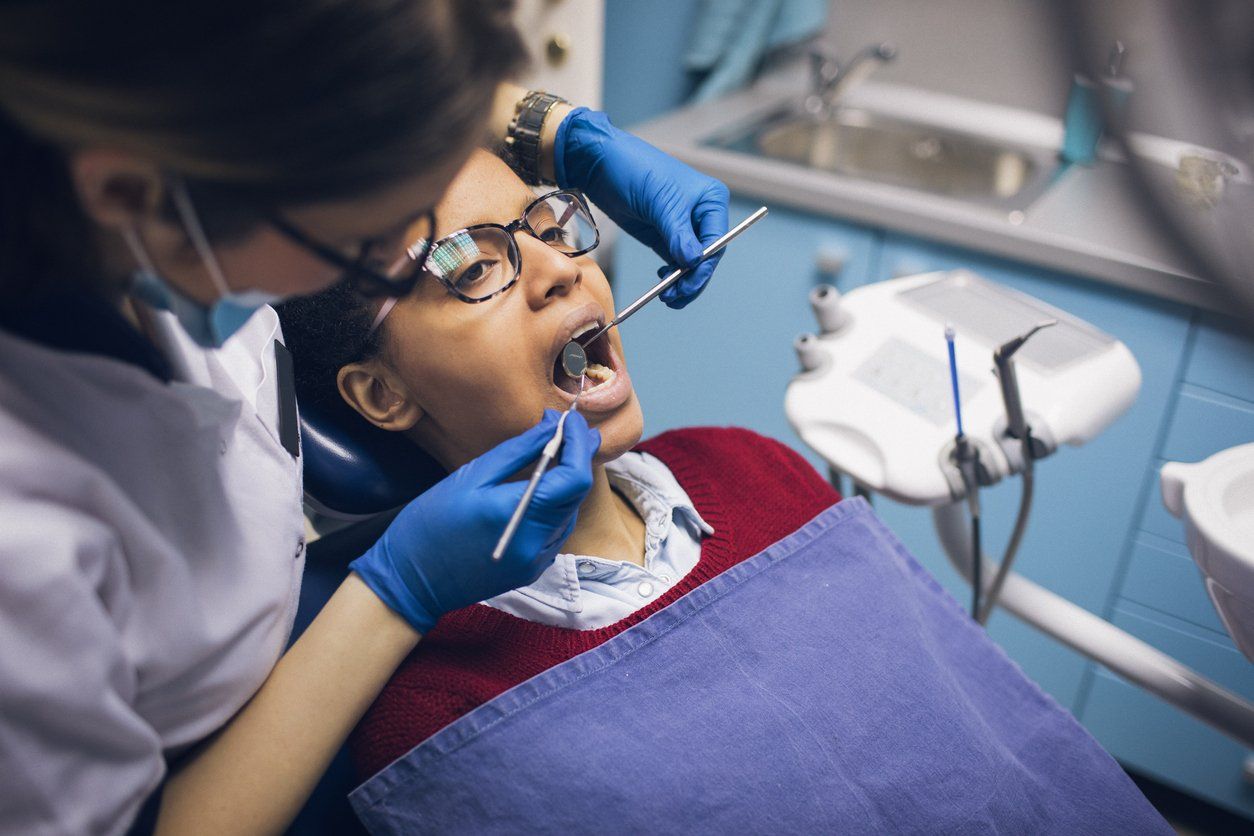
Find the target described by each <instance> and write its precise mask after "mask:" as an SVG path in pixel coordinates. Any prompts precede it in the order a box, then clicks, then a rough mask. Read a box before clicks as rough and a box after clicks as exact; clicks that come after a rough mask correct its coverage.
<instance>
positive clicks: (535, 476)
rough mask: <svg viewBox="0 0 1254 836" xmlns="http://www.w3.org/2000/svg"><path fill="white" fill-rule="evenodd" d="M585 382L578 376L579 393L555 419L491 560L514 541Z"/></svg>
mask: <svg viewBox="0 0 1254 836" xmlns="http://www.w3.org/2000/svg"><path fill="white" fill-rule="evenodd" d="M586 380H587V378H586V377H585V376H584V375H583V374H580V375H579V391H578V392H576V393H575V400H574V401H572V402H571V404H570V406H569V407H568V408H567V409H566V411H565V412H563V413H562V415H561V417H560V418H558V419H557V429H556V430H554V431H553V437H552V438H551V439H549V443H548V444H545V445H544V450H543V451H541V453H540V459H539V461H537V462H536V466H535V467H534V468H533V469H532V471H531V478H530V479H528V480H527V487H526V489H524V490H523V495H522V498H520V499H519V500H518V505H516V506H515V507H514V513H513V514H511V515H510V518H509V522H508V523H506V525H505V531H503V532H501V539H500V540H497V541H496V548H495V549H493V550H492V559H493V560H500V559H501V557H502V556H504V554H505V550H506V549H508V548H509V544H510V541H512V540H513V539H514V533H515V532H516V531H518V526H519V525H520V524H521V523H522V518H523V514H525V513H527V507H528V506H530V505H531V498H532V497H533V496H535V493H536V488H538V487H539V486H540V477H541V476H543V475H544V471H546V470H548V467H549V465H550V464H552V463H553V460H554V459H555V458H557V452H558V450H560V449H561V447H562V439H564V438H565V437H566V419H567V418H568V417H570V414H571V413H572V412H574V411H575V410H576V409H578V408H579V398H580V397H581V396H582V395H583V387H584V382H585V381H586Z"/></svg>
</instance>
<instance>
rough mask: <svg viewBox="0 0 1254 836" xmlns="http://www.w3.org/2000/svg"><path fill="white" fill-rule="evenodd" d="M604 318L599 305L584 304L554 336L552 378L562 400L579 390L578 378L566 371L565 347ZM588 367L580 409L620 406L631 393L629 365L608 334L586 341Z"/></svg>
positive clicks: (599, 323)
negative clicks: (563, 358) (563, 362)
mask: <svg viewBox="0 0 1254 836" xmlns="http://www.w3.org/2000/svg"><path fill="white" fill-rule="evenodd" d="M604 322H605V317H604V315H603V314H602V312H601V310H600V308H598V307H597V306H596V305H585V306H583V307H581V308H579V309H577V310H575V311H572V312H571V314H570V315H568V316H567V318H566V319H565V320H564V321H563V323H562V327H561V328H560V329H558V332H557V334H556V335H555V339H554V346H553V355H554V356H553V363H552V367H551V368H552V370H551V374H552V381H553V386H554V388H555V389H557V391H558V392H559V393H560V395H561V397H562V399H563V400H565V401H567V402H570V401H573V400H574V399H575V393H577V392H578V391H579V380H578V378H572V377H570V376H569V375H567V374H566V372H565V370H564V369H563V367H562V349H563V348H564V347H565V345H566V343H568V342H570V341H571V340H572V339H573V340H576V341H579V338H580V337H587V336H590V335H591V334H592V333H594V332H595V331H596V330H597V329H599V328H600V327H601V325H602V324H604ZM586 348H587V354H588V368H587V371H586V377H587V380H586V382H585V384H584V392H583V396H582V397H581V398H580V399H579V409H580V410H581V411H584V412H588V413H601V412H609V411H610V410H613V409H617V408H618V407H619V406H621V405H622V404H623V403H625V402H626V401H627V399H628V398H629V397H630V396H631V378H630V376H629V375H628V374H627V369H626V367H625V366H624V364H623V362H622V358H620V357H619V356H618V352H616V351H615V350H614V347H613V345H612V344H611V342H610V339H609V335H605V336H602V337H601V338H600V339H598V340H596V341H595V342H592V343H590V344H589V345H587V347H586Z"/></svg>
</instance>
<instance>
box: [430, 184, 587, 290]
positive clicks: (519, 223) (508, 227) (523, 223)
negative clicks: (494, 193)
mask: <svg viewBox="0 0 1254 836" xmlns="http://www.w3.org/2000/svg"><path fill="white" fill-rule="evenodd" d="M555 195H569V196H571V197H573V198H575V201H576V202H577V203H578V204H579V207H580V208H582V209H583V211H584V214H586V215H587V217H588V220H589V221H590V222H591V224H592V232H593V235H594V236H595V237H594V238H593V240H592V244H591V245H590V246H588V247H584V248H583V249H582V250H576V251H574V252H563V251H562V250H558V249H557V248H556V247H552V246H551V245H550V244H549V242H547V241H545V240H544V239H543V238H541V237H540V236H539V235H538V234H536V231H535V229H534V228H533V227H532V226H531V224H529V223H528V222H527V216H528V215H529V214H531V210H532V209H534V208H536V206H537V205H538V204H540V203H541V202H543V201H546V200H549V199H550V198H552V197H554V196H555ZM477 229H499V230H501V231H502V232H504V233H505V237H506V238H507V239H508V240H509V246H510V248H511V249H512V254H513V256H515V258H514V261H515V265H514V277H513V278H512V279H510V280H509V281H508V282H506V283H505V284H504V285H502V286H501V287H499V288H498V289H496V290H494V291H493V292H492V293H489V294H488V295H487V296H481V297H474V296H468V295H466V294H465V293H462V292H461V291H460V290H458V289H457V288H455V287H453V283H452V282H450V281H449V280H448V279H446V278H444V277H443V276H437V275H436V274H435V273H431V272H429V271H428V275H430V276H431V277H432V278H434V279H436V280H437V281H439V282H440V284H442V285H444V289H445V290H447V291H448V292H449V293H451V294H452V295H454V296H456V297H457V298H458V299H459V300H461V301H463V302H466V303H468V304H471V305H477V304H479V303H480V302H487V301H488V300H490V299H495V298H496V297H497V296H500V295H501V294H502V293H504V292H505V291H507V290H509V289H510V288H511V287H513V286H514V285H515V284H517V283H518V279H519V277H520V276H522V250H520V249H519V248H518V241H517V240H515V238H514V235H515V234H516V233H517V232H518V231H519V230H524V231H525V232H526V233H527V234H528V235H530V236H531V237H532V238H535V239H536V240H537V241H539V242H540V243H542V244H544V245H545V246H550V247H551V248H552V249H554V250H557V252H560V253H562V255H564V256H567V257H568V258H578V257H579V256H581V255H587V254H588V253H590V252H592V251H593V250H595V249H596V248H597V245H598V244H600V243H601V230H600V228H599V227H598V226H597V222H596V218H595V217H593V215H592V209H591V207H589V206H588V200H587V198H585V197H584V196H583V192H581V191H579V190H578V189H554V190H553V191H551V192H545V193H544V194H542V195H540V196H539V197H537V198H536V199H535V200H533V201H531V202H530V203H528V204H527V207H526V208H525V209H523V213H522V216H521V217H519V218H518V219H517V220H513V221H510V222H509V223H508V224H495V223H482V224H475V225H474V226H468V227H466V228H464V229H459V230H457V231H455V232H450V233H449V234H448V235H445V236H444V237H442V238H440V239H439V240H438V241H436V242H435V243H434V244H433V245H432V246H430V247H429V248H428V252H427V255H428V257H430V255H431V253H432V252H435V250H436V248H437V247H439V246H440V245H441V244H444V243H446V242H448V241H450V240H451V239H453V238H456V237H457V236H458V235H462V234H465V233H470V232H474V231H475V230H477Z"/></svg>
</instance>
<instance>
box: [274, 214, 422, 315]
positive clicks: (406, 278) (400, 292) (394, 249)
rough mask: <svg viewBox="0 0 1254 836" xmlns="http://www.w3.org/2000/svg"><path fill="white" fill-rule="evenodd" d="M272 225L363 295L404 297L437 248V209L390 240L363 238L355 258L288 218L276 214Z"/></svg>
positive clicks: (411, 288) (416, 281)
mask: <svg viewBox="0 0 1254 836" xmlns="http://www.w3.org/2000/svg"><path fill="white" fill-rule="evenodd" d="M269 221H270V225H271V226H273V227H274V228H275V229H277V230H278V231H279V232H281V233H282V234H283V235H284V236H286V237H287V238H288V239H289V240H291V241H293V242H294V243H296V244H298V245H300V246H301V247H304V248H305V249H306V250H309V251H310V252H312V253H313V254H314V255H316V256H318V257H319V258H321V259H322V260H323V261H325V262H327V263H328V264H332V265H334V266H336V267H338V268H340V269H341V270H342V271H344V275H343V277H342V278H341V281H347V282H350V283H352V285H353V286H354V287H355V288H356V289H357V290H358V291H359V292H360V293H361V294H362V295H364V296H391V297H393V298H397V297H400V296H404V295H405V294H407V293H409V291H411V290H413V289H414V285H416V284H417V283H418V279H420V278H421V277H422V273H423V270H425V269H426V267H427V261H428V260H429V259H430V257H431V253H432V251H433V250H434V247H433V246H432V241H431V238H432V236H433V235H434V234H435V210H434V209H429V210H427V212H426V213H424V214H423V215H422V216H420V217H419V218H418V220H416V221H414V222H413V223H412V224H410V225H409V226H408V227H406V229H405V232H404V234H403V235H399V236H393V237H392V238H391V239H370V240H367V241H363V242H362V244H361V247H360V249H359V250H358V252H357V255H356V257H355V258H350V257H348V256H346V255H344V254H343V253H342V252H340V251H339V250H337V249H336V248H334V247H330V246H327V245H326V244H323V243H321V242H319V241H315V240H314V239H313V238H311V237H309V236H308V235H306V234H305V233H304V232H302V231H301V230H300V229H299V228H297V227H296V226H294V225H293V224H291V223H290V222H288V221H287V220H285V219H283V218H281V217H279V216H277V215H273V216H271V217H270V218H269Z"/></svg>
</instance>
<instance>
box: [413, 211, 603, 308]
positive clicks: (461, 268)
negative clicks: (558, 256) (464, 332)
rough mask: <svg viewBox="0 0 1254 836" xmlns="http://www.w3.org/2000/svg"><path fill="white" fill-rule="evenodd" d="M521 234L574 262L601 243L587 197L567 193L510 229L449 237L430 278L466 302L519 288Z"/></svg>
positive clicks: (436, 250)
mask: <svg viewBox="0 0 1254 836" xmlns="http://www.w3.org/2000/svg"><path fill="white" fill-rule="evenodd" d="M519 230H522V231H525V232H526V233H527V234H528V235H531V236H532V237H533V238H537V239H539V240H540V241H543V242H544V243H546V244H548V245H549V246H550V247H552V248H553V249H555V250H557V251H558V252H560V253H562V254H564V255H567V256H569V257H571V258H575V257H576V256H581V255H583V254H585V253H587V252H590V251H591V250H592V249H593V248H595V247H596V245H597V244H598V243H599V242H600V240H601V237H600V233H599V232H598V231H597V225H596V221H594V220H593V219H592V212H591V210H589V208H588V204H587V202H586V201H585V200H584V197H583V195H582V194H580V193H579V192H577V191H573V190H569V189H562V190H560V191H556V192H549V193H548V194H546V195H541V196H540V197H538V198H536V199H535V200H534V201H532V202H531V203H529V204H528V205H527V208H526V209H525V210H524V211H523V214H522V217H521V218H519V219H518V220H516V221H512V222H511V223H509V224H506V225H501V224H476V225H475V226H468V227H466V228H465V229H461V230H458V231H457V232H454V233H452V234H450V235H446V236H444V237H443V238H441V239H440V240H439V241H436V242H435V246H434V247H433V248H432V249H431V253H430V256H429V257H428V258H427V264H426V272H427V273H429V274H430V275H432V276H434V277H435V278H436V279H438V280H439V281H440V283H441V284H443V285H444V287H445V288H447V289H448V291H449V293H452V294H453V295H454V296H456V297H457V298H458V299H460V300H462V301H463V302H470V303H475V302H486V301H487V300H489V299H491V298H493V297H494V296H499V295H500V294H502V293H504V292H505V291H507V290H509V289H510V288H511V287H513V286H514V284H515V283H516V282H517V281H518V277H519V275H521V273H522V254H521V253H520V252H519V250H518V242H517V240H515V238H514V234H515V233H516V232H518V231H519Z"/></svg>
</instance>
